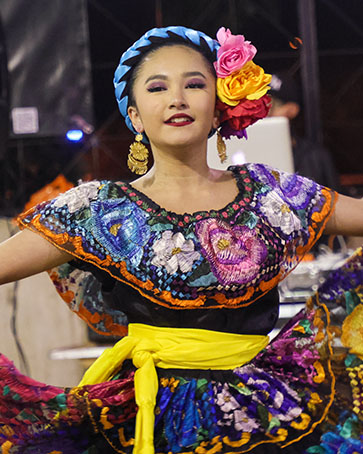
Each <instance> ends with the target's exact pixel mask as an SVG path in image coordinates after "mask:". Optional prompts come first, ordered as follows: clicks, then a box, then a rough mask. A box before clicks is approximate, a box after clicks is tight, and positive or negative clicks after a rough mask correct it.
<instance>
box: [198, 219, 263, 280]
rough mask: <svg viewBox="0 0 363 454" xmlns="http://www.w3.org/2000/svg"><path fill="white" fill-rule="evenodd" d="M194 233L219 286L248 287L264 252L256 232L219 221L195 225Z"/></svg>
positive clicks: (213, 220) (212, 220) (257, 270)
mask: <svg viewBox="0 0 363 454" xmlns="http://www.w3.org/2000/svg"><path fill="white" fill-rule="evenodd" d="M195 231H196V233H197V236H198V238H199V241H200V243H201V246H202V252H203V255H204V256H205V257H206V258H207V259H208V261H209V264H210V266H211V269H212V271H213V274H214V275H215V276H216V277H217V278H218V280H219V282H220V283H221V284H223V285H227V284H248V283H249V282H251V281H252V280H253V279H254V278H255V277H256V276H257V274H258V272H259V270H260V266H261V264H262V263H263V262H264V260H265V259H266V257H267V248H266V245H265V244H264V243H263V241H261V240H260V239H258V238H257V236H256V231H254V230H250V229H249V228H248V227H246V226H241V225H237V226H230V225H229V224H227V223H226V222H224V221H221V220H218V219H206V220H203V221H200V222H198V223H197V224H196V228H195Z"/></svg>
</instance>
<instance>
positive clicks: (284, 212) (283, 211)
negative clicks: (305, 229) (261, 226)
mask: <svg viewBox="0 0 363 454" xmlns="http://www.w3.org/2000/svg"><path fill="white" fill-rule="evenodd" d="M261 204H262V206H261V211H262V213H263V214H265V215H266V216H267V219H268V221H269V222H270V223H271V225H272V226H273V227H280V229H281V230H282V231H283V232H284V233H285V234H286V235H290V234H291V233H292V232H294V231H297V230H300V229H301V222H300V219H299V218H298V217H297V216H296V215H295V214H294V212H293V211H291V209H290V208H289V206H288V205H287V204H286V203H285V202H284V201H283V200H282V199H281V197H280V196H279V195H278V194H276V193H275V192H268V193H267V194H266V195H264V196H263V197H261Z"/></svg>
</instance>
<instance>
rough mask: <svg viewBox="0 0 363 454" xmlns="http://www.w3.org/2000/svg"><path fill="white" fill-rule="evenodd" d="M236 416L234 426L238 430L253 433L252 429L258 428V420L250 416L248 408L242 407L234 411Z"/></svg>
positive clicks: (234, 416)
mask: <svg viewBox="0 0 363 454" xmlns="http://www.w3.org/2000/svg"><path fill="white" fill-rule="evenodd" d="M233 418H234V428H235V429H236V430H238V431H240V430H242V431H243V432H249V433H251V432H252V430H254V429H258V428H259V425H258V424H257V422H256V420H255V419H253V418H251V417H249V416H248V414H247V412H246V409H244V408H241V409H240V410H235V411H234V412H233Z"/></svg>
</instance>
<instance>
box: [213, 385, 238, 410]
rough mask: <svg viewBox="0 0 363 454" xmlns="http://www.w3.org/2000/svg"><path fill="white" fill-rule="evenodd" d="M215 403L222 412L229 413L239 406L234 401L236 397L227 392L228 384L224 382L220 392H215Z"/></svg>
mask: <svg viewBox="0 0 363 454" xmlns="http://www.w3.org/2000/svg"><path fill="white" fill-rule="evenodd" d="M216 397H217V405H218V406H219V407H220V409H221V410H222V411H223V413H230V412H232V411H234V410H236V409H237V408H240V407H241V406H240V404H239V403H238V402H237V401H236V399H235V398H234V397H233V396H232V394H231V393H230V392H229V389H228V385H227V383H225V384H224V385H223V388H222V390H221V392H219V393H218V394H217V396H216Z"/></svg>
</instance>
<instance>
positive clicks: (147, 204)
mask: <svg viewBox="0 0 363 454" xmlns="http://www.w3.org/2000/svg"><path fill="white" fill-rule="evenodd" d="M227 170H228V171H230V172H232V175H233V176H234V178H235V181H236V185H237V189H238V192H237V195H236V196H235V197H234V198H233V200H231V201H230V202H228V203H227V204H226V205H225V206H224V207H223V208H220V209H211V210H199V211H195V212H193V213H176V212H174V211H170V210H167V209H166V208H163V207H162V206H160V205H159V204H158V203H156V202H154V200H152V199H151V198H150V197H149V196H147V195H146V194H145V193H144V192H142V191H139V190H138V189H136V188H134V187H133V186H132V184H131V183H129V182H124V181H119V182H117V185H118V186H119V188H120V189H121V190H122V192H123V193H124V195H125V196H126V197H127V198H128V199H129V200H130V201H131V202H133V203H135V204H136V205H137V206H139V208H141V209H142V210H144V211H146V212H148V213H150V214H151V213H153V214H155V215H156V216H163V217H166V218H167V219H168V220H169V221H171V222H174V223H175V222H177V223H178V224H179V225H180V226H182V225H184V223H189V222H191V221H195V220H197V221H198V220H201V219H204V218H213V217H217V216H218V217H222V218H229V217H230V216H232V215H233V214H234V213H235V212H236V211H239V210H240V209H241V208H242V207H245V206H246V205H248V204H249V203H250V202H251V200H252V198H253V188H252V182H251V178H250V175H249V172H248V170H247V169H246V167H245V166H238V167H237V166H230V167H228V169H227ZM183 221H184V222H183Z"/></svg>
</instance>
